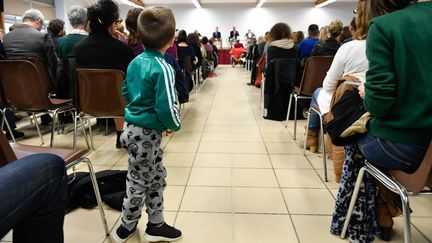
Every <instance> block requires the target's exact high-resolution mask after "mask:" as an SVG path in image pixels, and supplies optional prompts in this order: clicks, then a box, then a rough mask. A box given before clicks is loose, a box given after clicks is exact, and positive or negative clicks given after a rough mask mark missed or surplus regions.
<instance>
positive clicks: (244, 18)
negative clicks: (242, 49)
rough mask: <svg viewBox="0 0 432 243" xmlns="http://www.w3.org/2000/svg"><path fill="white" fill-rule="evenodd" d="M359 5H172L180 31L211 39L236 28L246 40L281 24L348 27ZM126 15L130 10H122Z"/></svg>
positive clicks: (302, 26)
mask: <svg viewBox="0 0 432 243" xmlns="http://www.w3.org/2000/svg"><path fill="white" fill-rule="evenodd" d="M355 4H356V3H355V2H352V3H338V2H336V3H333V4H331V5H329V6H327V7H324V8H315V7H314V5H313V4H311V3H291V4H277V5H275V4H272V5H270V4H267V5H266V4H265V5H264V7H262V8H259V9H257V8H255V7H254V6H251V5H225V6H220V5H213V6H203V8H202V9H197V8H194V7H193V5H192V4H191V5H168V7H170V8H171V9H172V10H173V12H174V15H175V17H176V21H177V28H179V29H185V30H186V31H187V32H192V31H194V30H195V29H197V30H198V31H199V32H200V33H201V35H203V36H204V35H206V36H211V34H212V33H213V31H214V28H215V26H219V30H220V31H221V33H222V38H223V39H225V38H227V37H228V36H229V31H230V30H231V29H232V26H233V25H235V26H236V27H237V30H238V31H239V33H240V36H241V37H243V36H244V34H245V33H246V32H247V30H248V29H249V28H250V29H251V30H252V31H253V32H255V34H256V35H257V36H259V35H263V34H264V33H265V32H266V31H268V30H269V29H270V28H271V27H272V26H273V24H275V23H277V22H285V23H287V24H288V25H289V26H290V27H291V28H292V30H293V31H297V30H302V31H304V32H306V31H307V28H308V26H309V25H310V24H312V23H314V24H318V25H319V26H320V27H321V26H322V25H327V24H329V23H330V21H331V20H333V19H340V20H342V22H343V23H344V25H348V24H349V22H350V21H351V19H352V17H353V9H354V8H355ZM121 11H122V13H121V15H122V16H126V13H127V8H124V7H123V8H121Z"/></svg>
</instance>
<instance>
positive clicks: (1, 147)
mask: <svg viewBox="0 0 432 243" xmlns="http://www.w3.org/2000/svg"><path fill="white" fill-rule="evenodd" d="M15 160H17V157H16V156H15V153H14V152H13V150H12V148H11V146H10V144H9V142H8V140H7V138H6V135H4V133H3V132H0V168H1V167H3V166H5V165H7V164H9V163H10V162H12V161H15Z"/></svg>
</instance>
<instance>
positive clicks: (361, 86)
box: [358, 84, 365, 98]
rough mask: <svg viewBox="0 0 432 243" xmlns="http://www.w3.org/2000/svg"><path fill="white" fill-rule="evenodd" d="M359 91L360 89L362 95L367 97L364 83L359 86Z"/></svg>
mask: <svg viewBox="0 0 432 243" xmlns="http://www.w3.org/2000/svg"><path fill="white" fill-rule="evenodd" d="M358 91H359V95H360V97H362V98H364V97H365V87H364V84H362V85H360V86H359V87H358Z"/></svg>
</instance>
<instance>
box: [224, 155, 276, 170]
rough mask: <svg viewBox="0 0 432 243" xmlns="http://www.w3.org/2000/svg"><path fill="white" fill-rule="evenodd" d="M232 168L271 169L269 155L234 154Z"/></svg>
mask: <svg viewBox="0 0 432 243" xmlns="http://www.w3.org/2000/svg"><path fill="white" fill-rule="evenodd" d="M232 166H233V167H235V168H271V164H270V160H269V157H268V155H267V154H234V155H233V161H232Z"/></svg>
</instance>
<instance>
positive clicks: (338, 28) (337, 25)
mask: <svg viewBox="0 0 432 243" xmlns="http://www.w3.org/2000/svg"><path fill="white" fill-rule="evenodd" d="M342 30H343V23H342V21H340V20H339V19H336V20H333V21H332V22H330V25H329V33H330V35H331V36H332V37H337V36H339V35H340V33H341V32H342Z"/></svg>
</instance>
